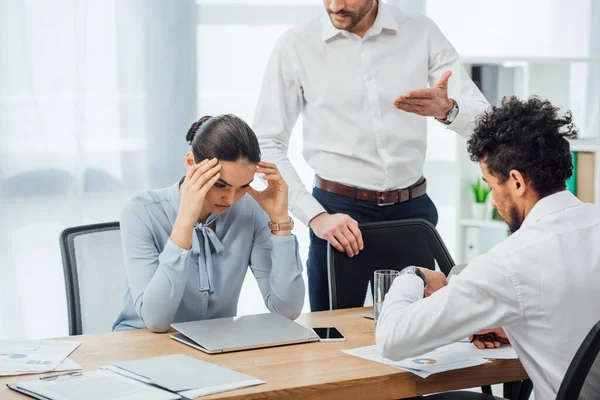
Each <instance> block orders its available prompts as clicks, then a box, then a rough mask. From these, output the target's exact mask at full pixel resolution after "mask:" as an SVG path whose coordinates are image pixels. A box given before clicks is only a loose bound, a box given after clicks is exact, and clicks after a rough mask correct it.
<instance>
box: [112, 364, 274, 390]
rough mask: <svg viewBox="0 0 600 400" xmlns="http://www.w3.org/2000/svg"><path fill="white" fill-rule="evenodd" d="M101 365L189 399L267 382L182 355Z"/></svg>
mask: <svg viewBox="0 0 600 400" xmlns="http://www.w3.org/2000/svg"><path fill="white" fill-rule="evenodd" d="M102 368H104V369H107V370H109V371H112V372H116V373H118V374H120V375H123V376H126V377H128V378H133V379H135V380H138V381H141V382H144V383H148V384H152V385H155V386H158V387H161V388H164V389H167V390H169V391H171V392H176V393H178V394H180V395H181V396H184V397H187V398H195V397H199V396H206V395H209V394H214V393H221V392H225V391H228V390H234V389H241V388H244V387H248V386H254V385H260V384H263V383H265V382H264V381H261V380H260V379H256V378H254V377H251V376H248V375H244V374H241V373H239V372H236V371H233V370H231V369H228V368H224V367H221V366H219V365H215V364H211V363H208V362H204V361H201V360H198V359H195V358H192V357H188V356H186V355H183V354H175V355H171V356H163V357H154V358H147V359H144V360H135V361H125V362H119V363H114V364H111V365H107V366H104V367H102Z"/></svg>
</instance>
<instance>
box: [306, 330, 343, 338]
mask: <svg viewBox="0 0 600 400" xmlns="http://www.w3.org/2000/svg"><path fill="white" fill-rule="evenodd" d="M313 331H315V333H316V334H317V336H319V338H321V339H343V338H344V335H342V333H341V332H340V331H338V330H337V329H336V328H313Z"/></svg>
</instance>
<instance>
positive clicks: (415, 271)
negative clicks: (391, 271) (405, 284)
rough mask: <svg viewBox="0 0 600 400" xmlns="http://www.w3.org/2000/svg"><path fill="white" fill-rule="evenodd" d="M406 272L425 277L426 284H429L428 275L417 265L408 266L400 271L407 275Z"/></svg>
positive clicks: (424, 282)
mask: <svg viewBox="0 0 600 400" xmlns="http://www.w3.org/2000/svg"><path fill="white" fill-rule="evenodd" d="M405 274H411V275H416V276H418V277H419V278H421V279H423V284H424V286H427V277H425V274H424V273H423V271H421V270H420V269H419V268H417V267H415V266H410V267H406V268H404V269H403V270H402V271H400V275H405Z"/></svg>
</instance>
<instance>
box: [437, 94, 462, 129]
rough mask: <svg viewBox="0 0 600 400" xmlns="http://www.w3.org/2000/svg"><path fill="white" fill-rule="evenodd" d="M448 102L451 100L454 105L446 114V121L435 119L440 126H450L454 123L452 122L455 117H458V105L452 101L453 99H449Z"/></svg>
mask: <svg viewBox="0 0 600 400" xmlns="http://www.w3.org/2000/svg"><path fill="white" fill-rule="evenodd" d="M450 100H452V103H454V105H453V106H452V108H451V109H450V111H448V114H447V115H446V119H438V118H436V119H437V120H438V121H440V122H441V123H442V124H446V125H450V124H451V123H452V122H454V120H455V119H456V116H457V115H458V104H457V103H456V101H454V99H450Z"/></svg>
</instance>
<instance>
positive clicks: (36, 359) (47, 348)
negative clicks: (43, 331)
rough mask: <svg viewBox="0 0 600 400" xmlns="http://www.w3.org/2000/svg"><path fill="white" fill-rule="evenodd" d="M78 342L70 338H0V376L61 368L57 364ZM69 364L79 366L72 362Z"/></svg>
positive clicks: (74, 366)
mask: <svg viewBox="0 0 600 400" xmlns="http://www.w3.org/2000/svg"><path fill="white" fill-rule="evenodd" d="M80 344H81V342H76V341H70V340H0V376H7V375H20V374H31V373H41V372H49V371H55V370H62V369H64V368H59V366H61V364H62V363H63V361H65V360H66V358H67V357H68V356H69V354H71V353H72V352H73V351H74V350H75V349H76V348H77V347H78V346H79V345H80ZM65 365H66V364H63V365H62V367H64V366H65ZM69 365H71V366H72V367H73V368H79V366H78V365H77V364H75V363H73V362H71V364H69Z"/></svg>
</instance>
